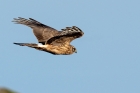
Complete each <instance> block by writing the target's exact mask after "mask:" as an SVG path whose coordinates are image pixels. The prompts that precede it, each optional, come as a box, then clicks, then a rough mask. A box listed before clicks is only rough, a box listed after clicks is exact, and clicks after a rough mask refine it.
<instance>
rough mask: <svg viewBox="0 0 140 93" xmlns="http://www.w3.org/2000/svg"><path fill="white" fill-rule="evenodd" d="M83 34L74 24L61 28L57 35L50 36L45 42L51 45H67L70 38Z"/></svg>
mask: <svg viewBox="0 0 140 93" xmlns="http://www.w3.org/2000/svg"><path fill="white" fill-rule="evenodd" d="M83 34H84V33H83V32H82V30H81V29H79V28H78V27H76V26H73V27H66V28H65V29H62V31H61V33H60V34H59V35H57V36H54V37H52V38H50V39H49V40H48V41H47V43H48V44H53V45H63V44H68V45H69V44H70V42H71V41H72V40H74V39H76V38H79V37H81V36H83Z"/></svg>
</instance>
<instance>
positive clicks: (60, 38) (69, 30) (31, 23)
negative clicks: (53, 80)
mask: <svg viewBox="0 0 140 93" xmlns="http://www.w3.org/2000/svg"><path fill="white" fill-rule="evenodd" d="M12 22H15V23H16V24H23V25H26V26H28V27H31V28H32V29H33V33H34V35H35V36H36V38H37V39H38V42H39V43H41V44H35V43H14V44H16V45H20V46H28V47H31V48H35V49H38V50H41V51H45V52H49V53H51V54H55V55H70V54H73V53H74V52H75V53H76V52H77V51H76V48H75V47H74V46H72V45H71V44H70V43H71V41H73V40H74V39H76V38H79V37H81V36H83V34H84V33H83V32H82V30H80V29H79V28H78V27H76V26H72V27H66V28H65V29H61V30H62V31H58V30H56V29H54V28H52V27H50V26H47V25H44V24H42V23H40V22H38V21H36V20H34V19H32V18H29V19H25V18H21V17H18V18H14V21H12Z"/></svg>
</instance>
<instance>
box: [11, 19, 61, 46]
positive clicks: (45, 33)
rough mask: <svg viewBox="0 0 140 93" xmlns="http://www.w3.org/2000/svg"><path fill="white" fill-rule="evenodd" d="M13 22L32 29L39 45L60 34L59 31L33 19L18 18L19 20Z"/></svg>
mask: <svg viewBox="0 0 140 93" xmlns="http://www.w3.org/2000/svg"><path fill="white" fill-rule="evenodd" d="M13 22H15V23H16V24H23V25H26V26H29V27H31V28H32V29H33V33H34V35H35V36H36V38H37V39H38V42H39V43H45V42H46V41H47V40H48V39H50V38H51V37H54V36H56V35H57V34H58V33H59V31H57V30H56V29H54V28H52V27H50V26H47V25H44V24H42V23H40V22H38V21H36V20H34V19H32V18H29V19H25V18H21V17H18V18H14V21H13Z"/></svg>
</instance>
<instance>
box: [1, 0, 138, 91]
mask: <svg viewBox="0 0 140 93" xmlns="http://www.w3.org/2000/svg"><path fill="white" fill-rule="evenodd" d="M0 12H1V13H0V14H1V16H0V20H1V21H0V23H1V27H0V31H1V34H0V44H1V46H0V55H1V56H0V86H5V87H8V88H11V89H14V90H17V91H19V92H21V93H140V1H139V0H77V1H76V0H36V1H35V0H12V1H10V0H1V2H0ZM17 17H24V18H29V17H31V18H34V19H36V20H38V21H40V22H42V23H44V24H46V25H49V26H52V27H54V28H56V29H58V30H60V29H62V28H65V27H66V26H74V25H75V26H78V27H79V28H81V29H82V30H83V31H84V33H85V34H84V36H83V37H82V38H80V39H77V40H75V41H73V42H72V44H73V45H74V46H75V47H76V48H77V51H78V53H77V54H73V55H70V56H64V55H59V56H56V55H51V54H49V53H46V52H42V51H37V50H35V49H31V48H28V47H20V46H16V45H14V44H12V43H13V42H24V43H28V42H29V43H37V40H36V38H35V37H34V35H33V34H32V30H31V29H30V28H29V27H26V26H24V25H17V24H14V23H12V22H11V21H12V20H13V18H17Z"/></svg>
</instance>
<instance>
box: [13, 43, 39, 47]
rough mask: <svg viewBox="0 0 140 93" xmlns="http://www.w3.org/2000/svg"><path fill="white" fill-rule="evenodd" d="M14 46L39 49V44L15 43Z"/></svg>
mask: <svg viewBox="0 0 140 93" xmlns="http://www.w3.org/2000/svg"><path fill="white" fill-rule="evenodd" d="M14 44H16V45H20V46H28V47H32V48H36V47H38V44H34V43H14Z"/></svg>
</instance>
